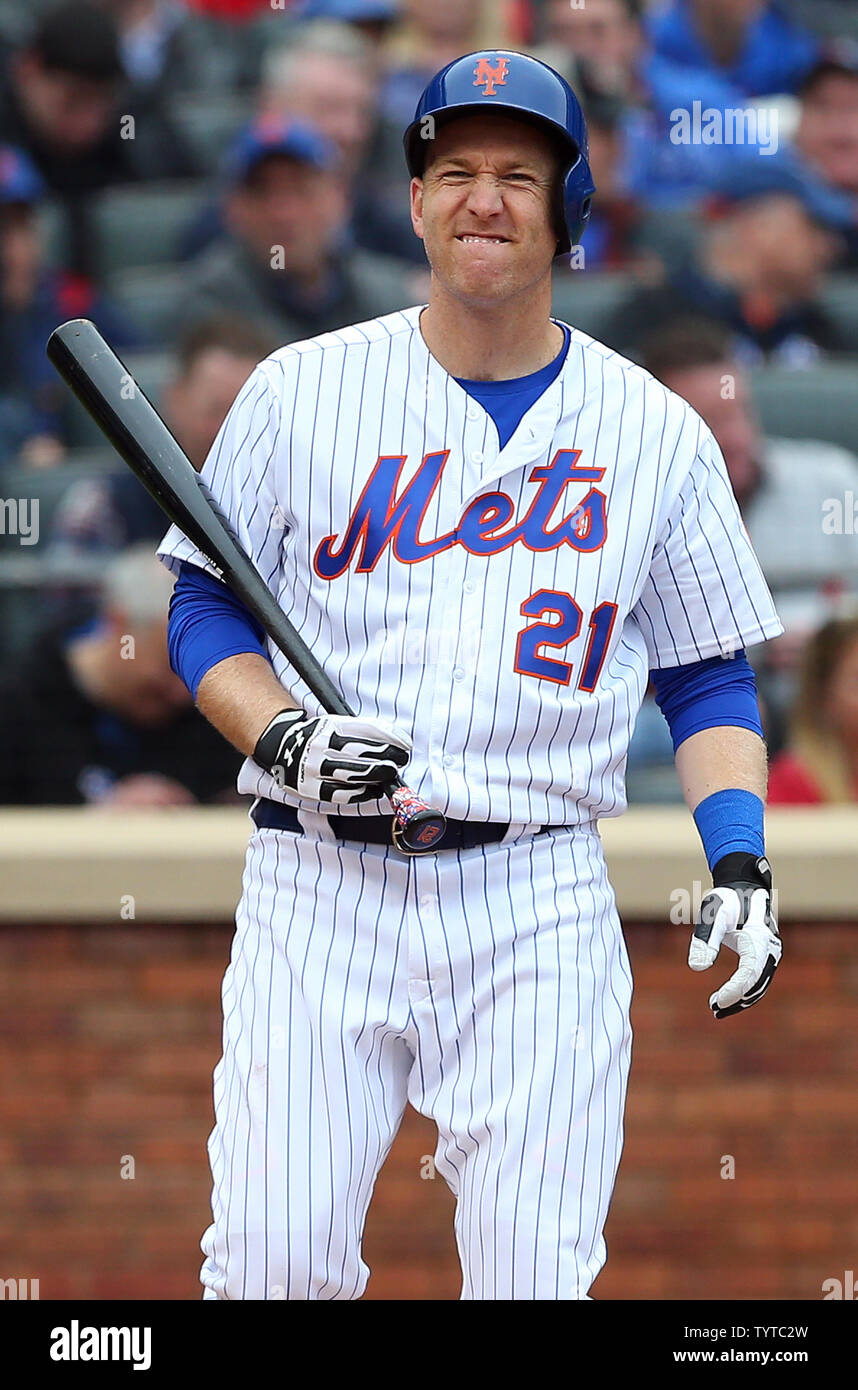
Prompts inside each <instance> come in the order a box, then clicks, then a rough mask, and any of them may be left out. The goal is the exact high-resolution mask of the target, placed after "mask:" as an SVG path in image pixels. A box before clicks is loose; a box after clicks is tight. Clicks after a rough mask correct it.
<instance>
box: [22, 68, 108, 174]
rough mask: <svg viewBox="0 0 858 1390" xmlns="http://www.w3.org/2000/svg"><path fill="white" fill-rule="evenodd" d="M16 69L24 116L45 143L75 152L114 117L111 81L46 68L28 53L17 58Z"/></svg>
mask: <svg viewBox="0 0 858 1390" xmlns="http://www.w3.org/2000/svg"><path fill="white" fill-rule="evenodd" d="M17 73H18V90H19V93H20V97H21V100H22V103H23V106H24V109H25V111H26V113H27V117H28V119H29V121H30V123H31V125H32V126H33V127H34V128H35V130H36V132H37V133H38V135H39V136H40V137H41V139H42V141H43V142H44V143H45V144H46V145H51V146H54V147H55V148H57V149H63V150H67V151H68V152H69V153H70V154H76V153H79V152H80V151H83V150H87V149H90V148H91V147H92V146H93V145H97V144H98V143H99V141H100V140H101V139H102V138H103V136H104V135H105V134H106V132H107V130H108V128H109V126H110V122H111V121H112V120H113V119H114V106H115V99H116V91H115V87H114V84H113V83H112V82H96V81H93V80H92V79H90V78H86V77H78V76H76V75H75V74H74V73H70V72H60V71H58V70H56V69H53V68H45V67H43V66H42V64H41V63H40V62H39V61H38V59H37V58H35V57H33V56H32V55H30V54H25V55H22V57H21V58H20V59H19V60H18V65H17Z"/></svg>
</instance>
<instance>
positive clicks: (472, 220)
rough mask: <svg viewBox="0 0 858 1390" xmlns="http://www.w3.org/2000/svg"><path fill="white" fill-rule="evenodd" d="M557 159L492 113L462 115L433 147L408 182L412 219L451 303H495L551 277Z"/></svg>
mask: <svg viewBox="0 0 858 1390" xmlns="http://www.w3.org/2000/svg"><path fill="white" fill-rule="evenodd" d="M557 177H558V161H557V155H556V154H555V152H554V149H553V146H552V143H551V141H550V139H549V138H548V136H547V135H545V134H543V133H542V132H541V131H540V130H537V129H536V128H534V127H532V126H530V125H528V124H526V123H525V122H522V121H517V120H510V119H506V118H504V117H501V118H498V116H497V115H491V116H490V115H488V114H486V115H483V114H482V113H479V114H476V115H473V116H463V117H460V118H458V119H456V120H454V121H452V122H451V123H450V124H449V125H446V126H442V127H441V128H440V129H439V131H438V133H437V137H436V139H435V140H434V141H433V142H431V146H430V150H429V155H428V161H427V165H426V169H425V172H424V176H423V178H422V179H413V180H412V182H411V220H412V223H413V226H414V230H415V232H416V233H417V235H418V236H419V237H420V238H421V239H422V240H423V242H424V243H425V246H426V255H427V257H428V260H429V264H430V266H431V267H432V273H433V276H434V277H435V278H436V279H437V280H438V281H439V282H440V283H441V284H442V285H443V286H444V287H445V288H446V289H447V291H448V292H449V293H451V294H453V295H454V296H455V297H456V298H459V299H462V300H466V301H469V302H471V303H473V304H483V305H493V304H497V303H500V302H502V301H503V300H504V299H509V298H511V297H513V296H515V295H519V294H522V293H524V292H525V291H526V290H528V289H530V288H531V287H532V286H533V285H535V284H536V283H537V282H538V281H540V280H543V279H544V278H545V277H546V276H547V275H549V274H550V271H551V264H552V261H553V260H554V256H555V253H556V248H557V232H556V229H555V226H554V218H553V206H554V196H555V186H556V181H557Z"/></svg>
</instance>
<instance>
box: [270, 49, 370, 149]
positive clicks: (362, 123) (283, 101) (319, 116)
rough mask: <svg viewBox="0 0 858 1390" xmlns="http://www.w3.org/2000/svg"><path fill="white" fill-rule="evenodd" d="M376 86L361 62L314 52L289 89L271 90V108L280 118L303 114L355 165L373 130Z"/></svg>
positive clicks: (310, 54) (272, 112)
mask: <svg viewBox="0 0 858 1390" xmlns="http://www.w3.org/2000/svg"><path fill="white" fill-rule="evenodd" d="M375 95H376V94H375V87H374V84H373V82H372V80H371V78H370V76H369V74H368V73H366V72H365V71H364V70H363V69H362V68H361V67H360V66H358V65H357V64H356V63H348V62H343V61H341V60H340V59H338V58H334V57H332V56H331V55H330V54H327V53H308V54H307V55H306V57H305V58H304V59H303V60H302V63H301V69H300V72H299V73H298V74H297V76H296V77H295V78H294V80H293V81H292V82H291V83H290V85H289V87H288V89H285V90H276V89H275V90H272V91H270V92H269V93H268V94H267V97H266V102H265V111H266V112H270V113H271V114H272V115H275V116H298V117H300V118H302V119H304V120H306V121H309V122H311V123H312V124H313V125H315V126H317V127H318V128H319V130H321V131H322V133H323V134H324V135H327V137H328V139H329V140H331V141H333V143H334V144H335V145H336V146H337V147H338V149H339V150H340V151H341V153H342V154H343V157H344V159H345V162H346V167H348V168H351V169H354V168H355V166H356V165H357V163H358V162H359V160H360V159H361V157H362V155H363V151H364V149H365V148H366V145H367V142H368V141H369V137H370V133H371V130H372V122H373V116H374V112H375Z"/></svg>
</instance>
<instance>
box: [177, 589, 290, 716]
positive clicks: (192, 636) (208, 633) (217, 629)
mask: <svg viewBox="0 0 858 1390" xmlns="http://www.w3.org/2000/svg"><path fill="white" fill-rule="evenodd" d="M167 648H168V651H169V654H170V665H171V666H172V668H173V670H174V671H175V673H176V675H177V676H179V678H180V679H181V680H183V681H184V683H185V685H186V686H187V687H188V689H189V690H190V692H191V694H192V695H193V697H194V699H196V698H197V688H198V686H199V683H200V681H201V680H202V678H203V676H204V675H205V674H206V671H210V670H211V668H212V667H213V666H216V665H217V663H218V662H219V661H224V660H225V659H226V658H227V657H228V656H238V655H240V653H242V652H255V653H256V654H257V655H259V656H264V657H265V659H266V661H267V660H269V657H268V652H267V651H266V648H265V634H264V632H263V629H262V628H261V627H260V625H259V623H258V622H257V621H256V619H255V618H254V617H253V615H252V614H251V613H249V612H248V610H247V609H246V608H245V606H244V604H243V603H242V602H241V600H240V599H238V598H236V596H235V594H233V593H232V591H231V590H230V589H228V588H227V586H226V585H225V584H222V583H221V581H220V580H219V579H215V578H213V576H212V575H210V574H206V572H205V570H201V569H200V568H199V567H198V566H197V565H190V564H186V563H184V562H182V567H181V569H180V571H179V577H178V579H177V580H176V583H175V586H174V588H173V597H172V598H171V600H170V617H169V621H168V625H167Z"/></svg>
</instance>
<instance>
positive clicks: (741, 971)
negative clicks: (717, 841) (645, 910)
mask: <svg viewBox="0 0 858 1390" xmlns="http://www.w3.org/2000/svg"><path fill="white" fill-rule="evenodd" d="M712 882H713V885H714V887H713V889H712V892H711V893H707V894H706V897H705V898H704V899H703V901H702V903H701V904H700V919H699V921H698V922H697V925H696V926H695V928H694V935H693V936H692V938H691V948H690V950H689V952H688V964H689V965H690V966H691V969H692V970H708V969H709V967H710V965H712V964H713V963H714V961H715V958H716V956H717V955H718V952H719V951H720V949H721V945H722V943H723V944H724V945H727V946H729V947H730V949H731V950H733V951H735V952H736V953H737V954H738V956H739V968H738V970H737V971H736V973H735V974H734V975H731V976H730V978H729V980H728V981H727V983H726V984H724V985H722V986H721V988H720V989H719V990H716V992H715V993H714V994H713V995H712V996H711V998H710V1000H709V1007H710V1008H711V1010H712V1012H713V1013H714V1015H715V1017H716V1018H729V1017H730V1015H731V1014H737V1013H740V1012H741V1010H742V1009H749V1008H750V1007H751V1005H752V1004H756V1002H757V1000H758V999H762V997H763V995H764V994H765V992H766V990H767V989H768V987H769V985H770V984H771V982H772V976H773V975H774V973H775V971H776V970H777V968H778V965H779V963H780V959H781V953H782V950H783V946H782V943H781V938H780V936H779V934H778V927H777V922H776V921H775V918H774V915H773V913H772V871H771V867H770V865H769V861H768V860H767V859H757V857H756V855H753V854H741V853H738V854H725V855H724V858H723V859H719V861H718V863H717V864H716V865H715V868H714V869H713V870H712Z"/></svg>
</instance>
